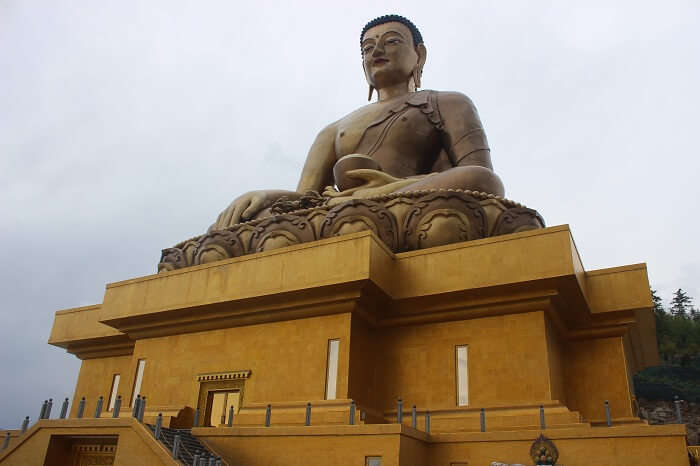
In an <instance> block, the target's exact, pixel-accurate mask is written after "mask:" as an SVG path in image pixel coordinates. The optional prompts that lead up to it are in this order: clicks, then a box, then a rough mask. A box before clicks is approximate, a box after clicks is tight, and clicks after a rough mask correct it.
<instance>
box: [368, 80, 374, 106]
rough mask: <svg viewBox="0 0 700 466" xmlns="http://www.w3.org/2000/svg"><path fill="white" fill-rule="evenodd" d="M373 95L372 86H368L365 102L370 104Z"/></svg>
mask: <svg viewBox="0 0 700 466" xmlns="http://www.w3.org/2000/svg"><path fill="white" fill-rule="evenodd" d="M373 93H374V86H372V85H371V84H370V85H369V95H368V96H367V101H368V102H371V101H372V94H373Z"/></svg>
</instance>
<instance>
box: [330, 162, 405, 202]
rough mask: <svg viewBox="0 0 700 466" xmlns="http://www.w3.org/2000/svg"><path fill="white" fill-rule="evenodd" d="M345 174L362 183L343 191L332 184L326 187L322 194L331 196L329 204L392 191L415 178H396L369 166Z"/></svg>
mask: <svg viewBox="0 0 700 466" xmlns="http://www.w3.org/2000/svg"><path fill="white" fill-rule="evenodd" d="M346 176H348V177H349V178H353V179H356V180H361V181H362V184H361V185H360V186H357V187H355V188H350V189H346V190H345V191H336V190H335V188H333V187H332V186H328V187H326V189H325V191H323V195H324V196H326V197H329V198H331V199H330V201H329V204H330V205H336V204H339V203H341V202H344V201H347V200H349V199H357V198H367V197H373V196H381V195H383V194H389V193H393V192H394V191H396V190H397V189H400V188H402V187H404V186H407V185H409V184H411V183H415V182H416V179H415V178H396V177H394V176H391V175H389V174H388V173H386V172H382V171H378V170H372V169H369V168H359V169H357V170H350V171H348V172H347V173H346Z"/></svg>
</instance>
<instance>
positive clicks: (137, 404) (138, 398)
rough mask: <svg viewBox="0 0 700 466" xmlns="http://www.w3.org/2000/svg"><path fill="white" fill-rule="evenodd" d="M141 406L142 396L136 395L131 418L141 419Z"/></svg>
mask: <svg viewBox="0 0 700 466" xmlns="http://www.w3.org/2000/svg"><path fill="white" fill-rule="evenodd" d="M140 406H141V394H138V395H136V399H135V400H134V407H133V409H132V410H131V417H136V418H138V417H139V407H140Z"/></svg>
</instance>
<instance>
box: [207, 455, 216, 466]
mask: <svg viewBox="0 0 700 466" xmlns="http://www.w3.org/2000/svg"><path fill="white" fill-rule="evenodd" d="M215 462H216V459H215V458H214V457H213V456H210V457H209V466H214V463H215Z"/></svg>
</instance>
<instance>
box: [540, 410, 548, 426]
mask: <svg viewBox="0 0 700 466" xmlns="http://www.w3.org/2000/svg"><path fill="white" fill-rule="evenodd" d="M540 428H541V429H542V430H544V429H546V428H547V424H545V422H544V405H540Z"/></svg>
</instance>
